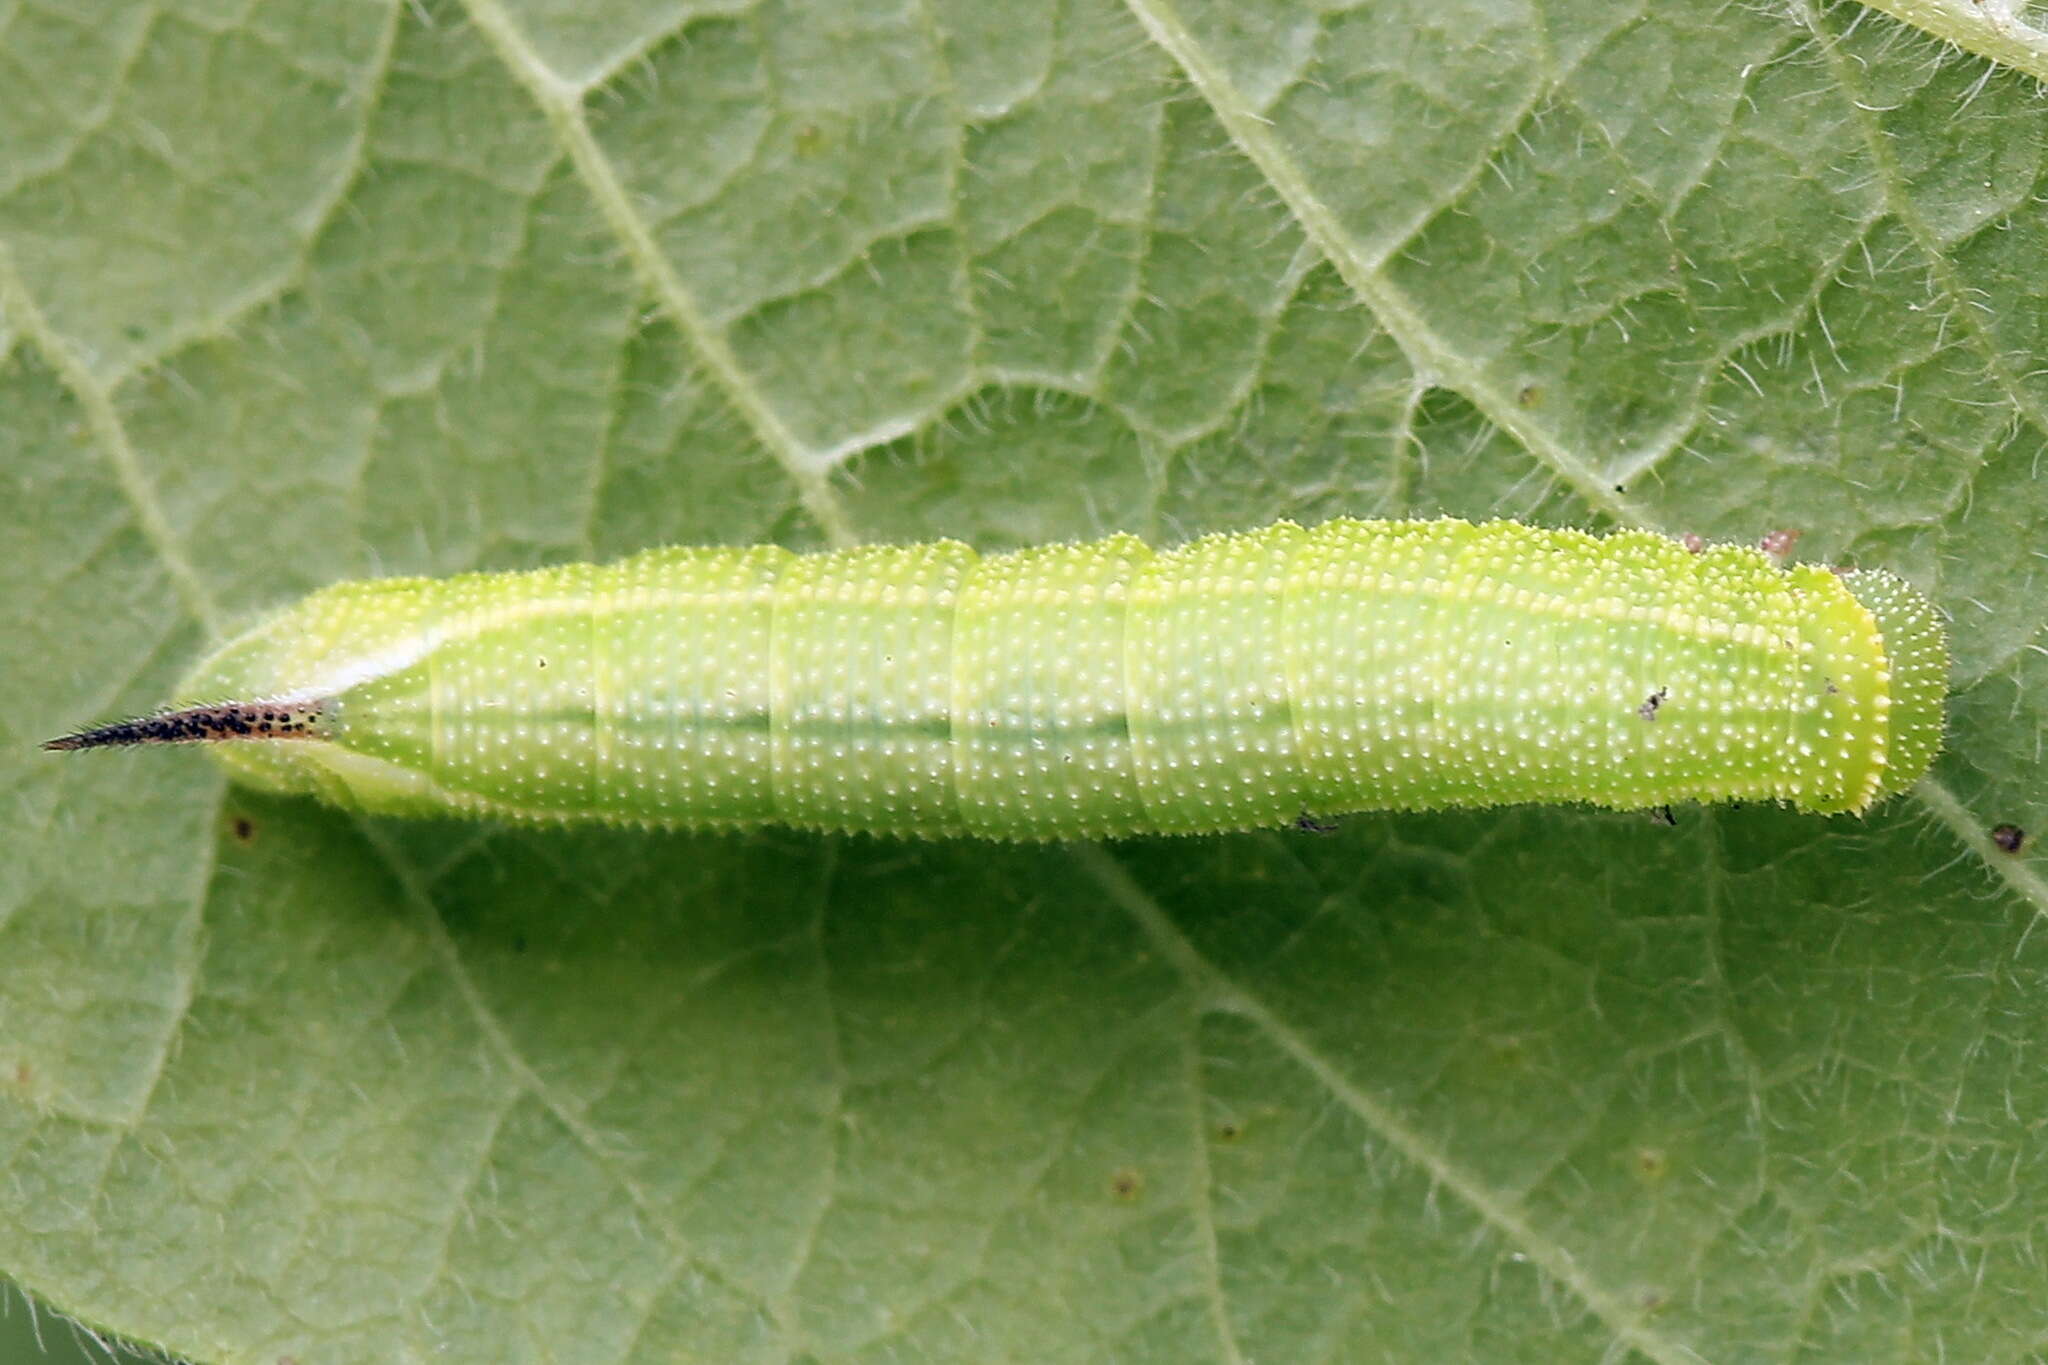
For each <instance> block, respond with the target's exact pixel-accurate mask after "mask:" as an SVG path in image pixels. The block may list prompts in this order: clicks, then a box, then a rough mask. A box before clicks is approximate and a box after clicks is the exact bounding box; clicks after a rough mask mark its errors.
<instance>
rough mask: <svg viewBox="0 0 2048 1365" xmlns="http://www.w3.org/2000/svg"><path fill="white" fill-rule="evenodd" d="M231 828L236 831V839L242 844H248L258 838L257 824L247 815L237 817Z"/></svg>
mask: <svg viewBox="0 0 2048 1365" xmlns="http://www.w3.org/2000/svg"><path fill="white" fill-rule="evenodd" d="M229 828H231V829H232V830H234V832H235V838H236V839H238V840H239V841H241V842H242V843H245V844H246V843H248V842H249V841H250V840H251V839H254V838H255V837H256V822H255V821H254V820H251V819H250V818H249V817H248V816H246V815H237V816H236V817H235V822H234V824H233V825H231V826H229Z"/></svg>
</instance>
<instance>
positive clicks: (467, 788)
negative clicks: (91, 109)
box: [183, 520, 1947, 839]
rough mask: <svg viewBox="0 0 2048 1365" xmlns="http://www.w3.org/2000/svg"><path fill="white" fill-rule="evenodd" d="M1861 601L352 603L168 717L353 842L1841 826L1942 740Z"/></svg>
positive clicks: (1873, 593) (1891, 613) (1342, 598)
mask: <svg viewBox="0 0 2048 1365" xmlns="http://www.w3.org/2000/svg"><path fill="white" fill-rule="evenodd" d="M1946 680H1947V655H1946V652H1945V649H1944V646H1943V642H1942V634H1941V629H1940V625H1939V623H1938V620H1937V617H1936V614H1935V612H1934V611H1933V609H1932V608H1931V607H1930V606H1929V605H1928V603H1927V602H1926V600H1925V599H1924V598H1922V597H1921V596H1920V595H1919V594H1918V593H1916V592H1914V591H1913V590H1912V589H1911V588H1908V587H1906V586H1905V585H1904V584H1902V583H1900V582H1899V581H1898V580H1897V579H1894V578H1892V577H1890V576H1889V575H1885V574H1870V573H1856V574H1847V575H1838V574H1836V573H1834V572H1832V571H1830V570H1827V569H1823V568H1814V567H1793V568H1781V567H1779V566H1778V565H1777V564H1776V563H1774V562H1773V561H1772V560H1770V559H1769V558H1767V557H1766V556H1764V555H1763V554H1761V553H1759V552H1757V551H1754V550H1748V549H1739V548H1734V547H1718V548H1713V549H1709V550H1706V551H1704V552H1694V551H1692V550H1689V549H1687V548H1686V547H1684V546H1682V545H1680V544H1678V543H1676V542H1674V541H1671V540H1667V539H1664V538H1662V537H1659V536H1653V535H1648V534H1642V533H1624V534H1619V535H1614V536H1610V537H1606V538H1604V539H1600V538H1595V537H1592V536H1588V535H1584V534H1581V533H1578V532H1573V531H1555V530H1542V529H1538V528H1534V527H1529V526H1523V525H1519V524H1515V523H1510V522H1494V523H1489V524H1485V525H1471V524H1468V523H1465V522H1462V521H1454V520H1442V521H1409V522H1366V521H1350V520H1343V521H1333V522H1329V523H1326V524H1324V525H1322V526H1318V527H1316V528H1314V529H1312V530H1304V529H1302V528H1301V527H1298V526H1295V525H1292V524H1289V523H1284V522H1283V523H1280V524H1277V525H1273V526H1269V527H1266V528H1264V529H1261V530H1258V531H1253V532H1249V533H1245V534H1241V535H1217V536H1209V537H1206V538H1204V539H1201V540H1197V541H1194V542H1192V543H1190V544H1187V545H1184V546H1182V547H1180V548H1178V549H1174V550H1170V551H1164V552H1159V553H1155V552H1154V551H1152V550H1150V549H1148V548H1146V546H1145V545H1143V544H1142V543H1141V542H1139V541H1137V540H1135V539H1133V538H1131V537H1129V536H1114V537H1111V538H1110V539H1107V540H1102V541H1097V542H1095V543H1092V544H1085V545H1058V546H1050V547H1046V548H1042V549H1033V550H1025V551H1021V552H1018V553H1014V554H1000V555H977V554H976V553H975V552H974V551H973V550H971V549H969V548H968V547H967V546H965V545H962V544H958V543H956V542H952V541H941V542H938V543H935V544H928V545H910V546H894V547H880V548H871V549H855V550H845V551H839V552H835V553H829V554H812V555H802V554H795V553H791V552H789V551H787V550H782V549H777V548H773V547H762V548H753V549H670V550H658V551H654V552H651V553H647V554H642V555H638V556H636V557H634V558H632V559H628V560H625V561H623V562H621V563H617V564H612V565H606V566H601V567H598V566H591V565H573V566H569V567H565V568H557V569H546V570H541V571H538V572H534V573H518V574H472V575H467V576H463V577H458V578H450V579H441V580H428V579H394V580H384V581H372V582H360V583H345V584H342V585H340V586H337V587H334V588H330V589H328V590H326V591H323V592H320V593H316V594H314V595H313V596H312V597H310V598H307V599H306V600H305V601H303V602H301V603H299V604H298V605H297V606H295V607H292V608H291V609H289V610H287V611H285V612H284V613H283V614H282V615H280V616H278V617H276V618H275V619H273V620H271V621H270V622H268V623H267V624H265V625H263V626H262V627H261V628H259V629H257V630H255V631H253V632H252V633H250V634H248V635H245V636H243V637H242V638H240V639H238V640H236V641H234V642H233V643H231V644H229V645H227V646H226V647H225V648H223V649H222V650H221V651H220V652H219V653H218V654H217V655H216V656H215V657H213V658H212V659H210V660H208V661H207V663H206V664H205V665H204V666H203V667H202V668H201V669H200V670H199V671H198V672H197V673H196V674H195V675H194V676H193V678H192V679H191V680H190V682H189V683H188V685H187V686H186V687H185V688H184V689H183V691H184V697H183V701H184V703H186V704H199V703H214V702H221V701H236V702H248V701H255V700H276V701H278V702H279V703H280V704H281V705H282V704H290V705H292V706H295V707H298V708H300V709H301V710H303V711H305V712H306V713H307V714H309V715H311V716H312V720H311V722H310V724H309V727H308V732H307V733H306V734H302V735H300V736H298V737H293V738H288V739H278V738H271V739H232V740H228V741H226V742H222V743H216V744H213V745H211V746H210V747H211V749H212V750H213V751H214V752H215V753H216V754H217V755H218V756H219V757H220V758H221V760H222V761H223V762H224V763H226V764H227V766H228V768H229V769H230V771H231V772H232V773H233V774H234V775H235V776H236V777H237V778H239V779H241V780H243V781H246V782H250V783H253V784H255V785H258V786H263V787H269V788H276V789H282V790H287V791H298V792H311V793H314V794H316V795H319V796H321V797H324V798H326V799H327V800H330V801H333V802H336V803H338V804H341V805H344V806H349V807H354V808H357V809H360V810H364V811H369V812H375V813H380V814H408V815H410V814H418V815H429V814H448V813H462V814H472V815H478V816H487V817H508V818H535V819H545V820H565V819H598V820H610V821H622V822H636V823H648V824H659V825H670V826H692V827H702V828H753V827H757V826H763V825H793V826H800V827H805V828H811V829H829V830H862V831H871V832H875V833H887V834H899V835H917V836H935V837H936V836H949V835H969V836H977V837H983V838H992V839H1058V838H1084V837H1094V836H1105V835H1122V834H1134V833H1145V832H1168V833H1202V832H1210V831H1221V830H1236V829H1249V828H1256V827H1265V826H1285V825H1291V824H1295V823H1297V822H1299V821H1301V820H1302V818H1303V817H1304V816H1305V815H1306V816H1311V817H1320V816H1329V815H1339V814H1343V813H1345V812H1349V811H1358V810H1368V809H1434V808H1437V807H1447V806H1486V805H1494V804H1499V803H1507V802H1531V801H1582V802H1590V803H1593V804H1595V805H1601V806H1612V807H1621V808H1641V807H1655V806H1662V805H1666V804H1669V803H1671V802H1677V801H1695V800H1697V801H1713V800H1723V799H1738V798H1739V799H1752V800H1755V799H1775V800H1781V801H1786V802H1790V803H1791V804H1792V805H1794V806H1797V807H1799V808H1800V809H1803V810H1809V811H1822V812H1833V811H1858V810H1862V809H1863V808H1865V807H1867V806H1869V805H1870V804H1871V803H1872V802H1874V801H1876V800H1878V799H1880V798H1882V797H1884V796H1886V795H1889V794H1891V793H1893V792H1897V791H1899V790H1901V789H1903V788H1904V787H1906V786H1908V785H1910V784H1911V783H1912V782H1913V781H1914V780H1915V779H1916V778H1917V777H1918V776H1919V775H1920V774H1921V773H1922V772H1923V771H1924V770H1925V769H1926V767H1927V765H1928V763H1929V762H1930V761H1931V760H1932V758H1933V756H1934V753H1935V751H1936V749H1937V748H1938V746H1939V742H1940V734H1941V724H1942V703H1943V700H1944V698H1945V696H1946V690H1947V689H1946Z"/></svg>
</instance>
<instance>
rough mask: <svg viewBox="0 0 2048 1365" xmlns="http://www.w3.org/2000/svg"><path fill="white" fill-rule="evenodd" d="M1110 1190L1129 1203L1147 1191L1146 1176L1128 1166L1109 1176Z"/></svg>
mask: <svg viewBox="0 0 2048 1365" xmlns="http://www.w3.org/2000/svg"><path fill="white" fill-rule="evenodd" d="M1109 1192H1110V1193H1111V1194H1113V1195H1115V1196H1116V1197H1117V1198H1118V1199H1120V1200H1123V1201H1124V1202H1125V1203H1129V1202H1130V1201H1131V1200H1133V1199H1136V1198H1137V1197H1138V1196H1139V1195H1141V1194H1143V1193H1144V1192H1145V1177H1144V1176H1143V1175H1141V1174H1140V1173H1138V1172H1137V1171H1134V1170H1132V1169H1130V1168H1129V1167H1128V1166H1127V1167H1125V1168H1124V1169H1123V1170H1120V1171H1118V1172H1117V1173H1116V1174H1114V1175H1112V1176H1111V1177H1110V1178H1109Z"/></svg>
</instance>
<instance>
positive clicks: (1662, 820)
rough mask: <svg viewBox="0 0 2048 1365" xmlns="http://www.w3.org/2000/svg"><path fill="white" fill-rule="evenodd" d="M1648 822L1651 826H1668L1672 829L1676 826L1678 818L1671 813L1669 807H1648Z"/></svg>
mask: <svg viewBox="0 0 2048 1365" xmlns="http://www.w3.org/2000/svg"><path fill="white" fill-rule="evenodd" d="M1650 821H1651V823H1653V824H1658V825H1670V826H1672V827H1674V828H1676V827H1677V825H1678V817H1677V816H1676V815H1673V814H1672V813H1671V807H1669V806H1652V807H1650Z"/></svg>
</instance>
